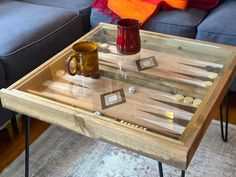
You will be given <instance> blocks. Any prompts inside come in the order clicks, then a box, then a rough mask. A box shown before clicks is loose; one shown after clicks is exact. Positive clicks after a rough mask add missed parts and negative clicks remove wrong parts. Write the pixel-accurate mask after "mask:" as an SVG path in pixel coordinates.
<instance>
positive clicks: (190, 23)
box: [90, 9, 207, 38]
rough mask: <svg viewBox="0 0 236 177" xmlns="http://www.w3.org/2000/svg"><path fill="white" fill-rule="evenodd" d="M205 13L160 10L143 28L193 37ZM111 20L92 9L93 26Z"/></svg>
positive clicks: (198, 11)
mask: <svg viewBox="0 0 236 177" xmlns="http://www.w3.org/2000/svg"><path fill="white" fill-rule="evenodd" d="M206 15H207V12H206V11H203V10H196V9H188V10H186V11H181V10H172V11H160V12H158V13H157V14H156V15H155V16H153V17H152V18H150V19H149V20H148V21H147V22H146V24H145V25H144V29H146V30H150V31H154V32H160V33H165V34H172V35H177V36H184V37H190V38H194V37H195V35H196V32H197V26H198V24H199V23H200V22H201V21H202V20H203V18H204V17H205V16H206ZM111 20H112V17H111V16H108V15H104V14H103V13H102V12H99V11H98V10H97V9H92V12H91V16H90V23H91V26H92V27H93V28H94V27H95V26H97V25H98V24H99V23H100V22H105V23H110V22H111Z"/></svg>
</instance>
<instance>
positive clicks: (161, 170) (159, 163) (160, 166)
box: [158, 161, 185, 177]
mask: <svg viewBox="0 0 236 177" xmlns="http://www.w3.org/2000/svg"><path fill="white" fill-rule="evenodd" d="M158 167H159V174H160V177H164V175H163V168H162V162H159V161H158ZM181 177H185V171H184V170H182V171H181Z"/></svg>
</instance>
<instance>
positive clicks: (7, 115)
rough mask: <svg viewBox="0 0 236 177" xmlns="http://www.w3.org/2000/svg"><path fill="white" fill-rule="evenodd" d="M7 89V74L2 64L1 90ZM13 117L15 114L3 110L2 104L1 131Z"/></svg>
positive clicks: (0, 106)
mask: <svg viewBox="0 0 236 177" xmlns="http://www.w3.org/2000/svg"><path fill="white" fill-rule="evenodd" d="M5 87H7V82H6V74H5V70H4V68H3V66H2V64H1V63H0V88H5ZM13 116H14V113H13V112H12V111H10V110H8V109H5V108H3V107H2V104H1V102H0V129H1V128H2V126H3V125H4V124H5V123H6V122H7V121H8V120H10V119H11V118H12V117H13Z"/></svg>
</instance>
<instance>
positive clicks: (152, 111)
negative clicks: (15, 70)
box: [19, 25, 231, 140]
mask: <svg viewBox="0 0 236 177" xmlns="http://www.w3.org/2000/svg"><path fill="white" fill-rule="evenodd" d="M140 35H141V46H142V49H141V52H140V53H138V54H135V55H121V54H119V53H117V49H116V28H115V27H110V26H106V25H104V26H102V27H100V28H97V29H96V30H94V31H92V32H90V33H89V34H88V35H86V36H85V37H83V38H82V39H80V40H83V41H93V42H96V43H97V44H98V45H99V69H100V78H99V79H92V78H90V77H84V76H81V75H76V76H70V75H69V74H67V73H66V71H65V61H66V59H67V58H68V57H69V55H70V54H71V52H72V50H71V49H66V50H64V51H62V52H61V53H60V54H59V55H58V56H57V58H56V60H55V61H53V62H51V63H49V64H48V65H47V66H46V67H44V68H43V69H41V71H40V72H38V74H37V75H36V76H35V77H34V78H33V79H31V80H30V81H29V82H27V83H26V84H23V85H22V86H21V87H20V88H19V90H21V91H24V92H27V93H31V94H34V95H37V96H41V97H44V98H47V99H50V100H54V101H57V102H60V103H63V104H66V105H70V106H73V107H78V108H82V109H84V110H87V111H90V112H92V113H94V115H95V116H96V117H99V116H100V115H103V116H106V117H108V118H111V119H114V120H117V121H119V122H120V123H122V124H123V125H124V126H130V127H132V128H137V129H141V130H143V131H149V132H153V133H157V134H160V135H163V136H166V137H169V138H173V139H176V140H179V139H180V137H181V136H182V134H183V132H184V131H185V129H186V127H187V125H188V124H189V122H190V121H191V119H192V117H193V115H194V114H195V112H196V111H197V110H198V108H199V107H200V106H201V103H202V102H203V100H204V98H205V96H206V95H207V94H209V92H210V88H211V87H212V85H213V84H214V82H215V80H216V79H217V78H218V77H220V76H221V74H222V73H223V72H224V71H225V70H224V65H225V64H226V63H227V60H228V59H229V58H230V55H231V51H227V50H225V49H221V47H219V46H214V45H209V44H204V43H200V42H193V41H188V40H184V39H183V38H177V37H176V38H175V37H170V36H163V35H159V34H157V33H150V32H146V31H141V34H140Z"/></svg>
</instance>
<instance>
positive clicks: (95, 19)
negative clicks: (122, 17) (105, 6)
mask: <svg viewBox="0 0 236 177" xmlns="http://www.w3.org/2000/svg"><path fill="white" fill-rule="evenodd" d="M111 21H112V17H111V16H109V15H105V14H103V13H102V12H100V11H98V10H97V9H95V8H92V10H91V15H90V24H91V27H92V28H94V27H96V26H97V25H98V24H99V23H100V22H103V23H111Z"/></svg>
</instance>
